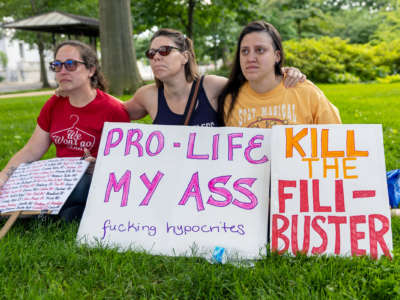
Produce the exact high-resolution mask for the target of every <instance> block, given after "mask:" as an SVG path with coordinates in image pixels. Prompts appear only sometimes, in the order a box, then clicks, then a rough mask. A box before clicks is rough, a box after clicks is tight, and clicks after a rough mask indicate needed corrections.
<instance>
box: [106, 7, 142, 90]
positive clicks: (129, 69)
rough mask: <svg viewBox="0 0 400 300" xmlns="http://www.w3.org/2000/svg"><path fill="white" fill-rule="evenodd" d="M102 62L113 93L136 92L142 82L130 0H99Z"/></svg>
mask: <svg viewBox="0 0 400 300" xmlns="http://www.w3.org/2000/svg"><path fill="white" fill-rule="evenodd" d="M99 16H100V44H101V61H102V67H103V71H104V75H105V76H106V78H107V80H108V82H109V90H110V93H112V94H115V95H122V94H123V93H124V92H129V93H133V92H134V91H135V90H136V89H137V88H139V87H140V86H141V85H142V84H143V81H142V78H141V77H140V74H139V69H138V67H137V62H136V52H135V48H134V46H133V34H132V21H131V9H130V0H112V1H110V0H99Z"/></svg>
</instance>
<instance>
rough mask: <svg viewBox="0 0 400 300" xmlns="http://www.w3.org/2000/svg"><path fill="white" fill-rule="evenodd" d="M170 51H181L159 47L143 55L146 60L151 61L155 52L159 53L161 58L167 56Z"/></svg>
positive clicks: (168, 47)
mask: <svg viewBox="0 0 400 300" xmlns="http://www.w3.org/2000/svg"><path fill="white" fill-rule="evenodd" d="M172 49H176V50H179V51H181V49H179V48H177V47H174V46H161V47H160V48H158V49H149V50H147V51H146V52H145V54H146V56H147V58H148V59H153V57H154V56H155V55H156V54H157V52H158V53H160V55H161V56H167V55H168V54H170V53H171V51H172Z"/></svg>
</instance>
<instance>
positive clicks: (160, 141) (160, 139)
mask: <svg viewBox="0 0 400 300" xmlns="http://www.w3.org/2000/svg"><path fill="white" fill-rule="evenodd" d="M153 137H156V139H157V149H156V151H155V152H151V150H150V144H151V141H152V140H153ZM163 149H164V136H163V134H162V133H161V131H153V132H152V133H151V134H150V135H149V137H148V138H147V141H146V152H147V154H148V155H149V156H155V155H157V154H159V153H160V152H161V151H162V150H163Z"/></svg>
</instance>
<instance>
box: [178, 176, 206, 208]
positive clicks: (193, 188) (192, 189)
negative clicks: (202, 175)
mask: <svg viewBox="0 0 400 300" xmlns="http://www.w3.org/2000/svg"><path fill="white" fill-rule="evenodd" d="M190 197H195V198H196V204H197V210H198V211H202V210H204V205H203V199H202V197H201V192H200V186H199V173H198V172H196V173H194V174H193V175H192V179H190V182H189V185H188V186H187V188H186V191H185V193H184V194H183V196H182V199H181V201H179V203H178V205H185V204H186V202H187V201H188V199H189V198H190Z"/></svg>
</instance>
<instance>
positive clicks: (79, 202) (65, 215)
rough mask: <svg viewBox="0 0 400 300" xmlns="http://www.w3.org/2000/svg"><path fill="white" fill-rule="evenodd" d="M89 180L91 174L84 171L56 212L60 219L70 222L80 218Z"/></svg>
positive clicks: (83, 208)
mask: <svg viewBox="0 0 400 300" xmlns="http://www.w3.org/2000/svg"><path fill="white" fill-rule="evenodd" d="M91 182H92V174H88V173H85V174H84V175H83V176H82V178H81V180H80V181H79V182H78V184H77V185H76V187H75V188H74V190H73V191H72V193H71V195H69V197H68V199H67V200H66V201H65V203H64V205H63V207H62V208H61V210H60V212H59V214H58V215H59V217H60V218H61V219H62V220H64V221H66V222H72V221H75V220H76V221H79V220H80V219H81V218H82V214H83V211H84V210H85V206H86V201H87V197H88V193H89V188H90V183H91Z"/></svg>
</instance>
